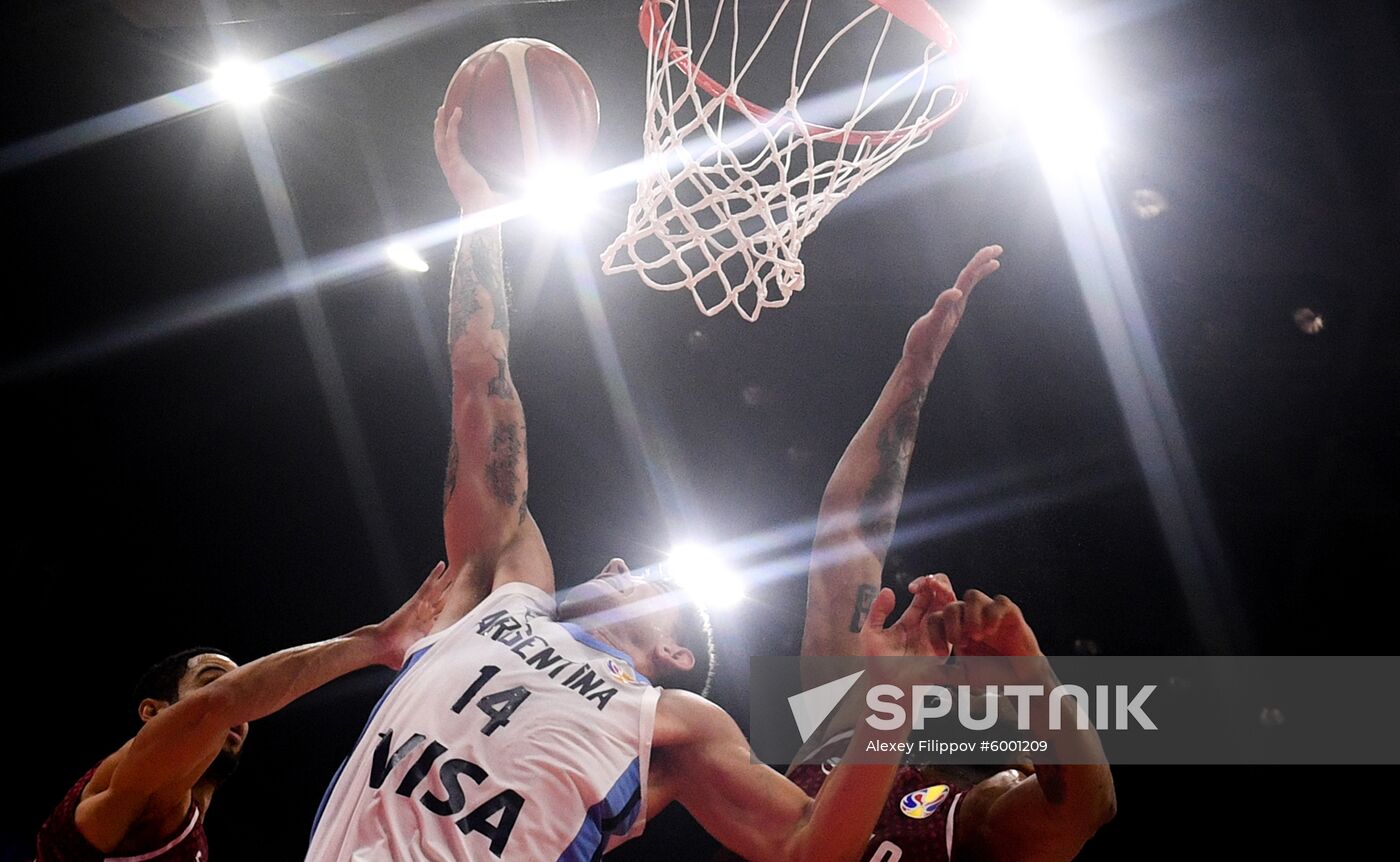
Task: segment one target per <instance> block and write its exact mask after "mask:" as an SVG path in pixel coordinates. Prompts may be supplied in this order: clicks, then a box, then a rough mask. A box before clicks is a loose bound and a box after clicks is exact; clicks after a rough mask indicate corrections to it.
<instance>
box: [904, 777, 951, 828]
mask: <svg viewBox="0 0 1400 862" xmlns="http://www.w3.org/2000/svg"><path fill="white" fill-rule="evenodd" d="M948 793H949V791H948V785H946V784H935V785H934V786H932V787H925V788H924V789H923V790H915V791H914V792H913V793H910V794H908V795H907V796H905V797H904V798H903V799H901V800H899V810H900V811H901V812H903V814H904V816H905V817H912V818H914V819H915V820H923V819H924V818H925V817H928V816H930V815H931V814H933V812H935V811H937V810H938V806H940V805H942V804H943V800H945V799H947V798H948Z"/></svg>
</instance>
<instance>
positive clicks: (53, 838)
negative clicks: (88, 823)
mask: <svg viewBox="0 0 1400 862" xmlns="http://www.w3.org/2000/svg"><path fill="white" fill-rule="evenodd" d="M96 771H97V767H93V768H92V769H90V770H88V773H87V774H86V775H84V776H83V777H82V778H81V779H79V780H78V783H77V784H75V785H73V787H72V789H71V790H69V791H68V793H67V795H66V796H64V797H63V801H62V802H60V803H58V807H57V808H55V809H54V810H53V813H52V814H50V815H49V819H48V820H45V821H44V825H43V826H40V827H39V838H38V846H37V848H36V849H37V850H38V855H37V856H36V857H35V862H209V844H208V843H207V842H206V841H205V839H204V821H203V819H202V818H201V817H200V816H199V809H198V808H196V807H194V806H190V813H189V817H187V818H186V819H185V824H184V825H183V826H182V827H180V830H179V831H178V832H176V833H175V834H174V835H172V836H171V837H170V838H169V839H168V840H166V841H163V842H160V843H159V844H157V845H156V846H154V847H152V848H150V849H149V850H148V851H146V852H142V853H127V854H126V855H123V856H109V855H107V854H106V853H103V852H102V851H101V850H98V849H97V848H96V847H93V846H92V845H91V844H89V843H88V840H87V839H86V838H84V837H83V834H82V833H81V832H79V831H78V825H77V823H76V822H75V820H74V816H75V815H76V814H77V811H78V803H79V802H80V801H82V796H83V788H84V787H87V785H88V782H89V781H91V780H92V776H93V773H95V772H96Z"/></svg>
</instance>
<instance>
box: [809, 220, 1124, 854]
mask: <svg viewBox="0 0 1400 862" xmlns="http://www.w3.org/2000/svg"><path fill="white" fill-rule="evenodd" d="M1001 251H1002V249H1001V247H1000V246H988V247H987V248H984V249H982V250H981V251H979V252H978V253H977V254H976V255H975V256H974V257H973V258H972V260H971V261H970V262H969V263H968V264H967V266H966V267H965V268H964V269H963V271H962V273H961V274H959V276H958V279H957V282H956V283H955V284H954V286H953V287H952V288H950V289H948V290H946V291H944V292H943V293H942V294H940V295H939V297H938V299H937V301H936V302H935V303H934V306H933V308H932V309H930V310H929V312H928V313H926V314H925V315H923V316H922V317H920V318H919V319H918V320H917V321H916V322H915V323H914V325H913V326H912V327H911V328H910V330H909V334H908V337H907V338H906V340H905V343H904V353H903V356H902V357H901V358H900V361H899V364H898V365H897V366H896V367H895V370H894V373H893V374H892V375H891V376H890V378H889V381H888V382H887V383H886V384H885V387H884V390H883V391H882V392H881V393H880V397H879V400H878V401H877V402H876V404H875V407H874V408H873V409H872V410H871V413H870V415H869V417H868V418H867V419H866V420H865V422H864V424H862V425H861V428H860V430H859V431H858V432H857V433H856V436H855V438H854V439H852V441H851V443H850V445H849V446H848V447H847V449H846V452H845V454H844V455H843V456H842V458H841V461H840V463H839V464H838V465H837V467H836V470H835V472H834V473H833V474H832V477H831V480H830V481H829V482H828V484H827V488H826V493H825V495H824V496H823V498H822V505H821V514H820V516H819V518H818V524H817V537H816V542H815V544H814V547H813V553H812V567H811V576H810V580H809V582H808V591H807V616H806V622H805V626H804V629H803V637H802V653H803V655H858V654H859V652H858V650H857V641H856V636H857V632H858V631H859V628H860V621H861V620H863V619H865V615H866V613H867V611H868V609H869V607H870V605H871V603H872V602H873V601H876V600H877V597H879V596H881V590H880V573H881V570H882V569H883V568H884V563H885V555H886V553H887V552H888V550H889V546H890V541H891V539H892V538H893V535H894V526H895V519H896V517H897V515H898V514H899V505H900V500H901V498H902V497H903V493H904V481H905V478H906V474H907V472H908V469H909V459H910V456H911V455H912V454H913V450H914V438H915V436H916V434H917V432H918V425H919V412H920V409H921V407H922V406H923V403H924V397H925V395H926V394H927V391H928V387H929V384H930V383H931V382H932V381H933V375H934V372H935V370H936V369H937V367H938V362H939V359H940V358H941V357H942V356H943V352H944V350H945V349H946V348H947V346H948V342H949V340H950V339H951V338H952V336H953V333H954V331H956V329H957V327H958V323H959V321H960V320H961V318H962V314H963V310H964V309H965V308H966V304H967V300H968V296H969V295H970V293H971V292H972V289H973V288H974V287H976V286H977V284H978V282H980V281H981V280H982V279H983V278H985V277H986V276H988V275H990V274H991V273H993V272H995V271H996V270H997V269H998V267H999V266H1000V264H999V262H998V260H997V258H998V256H999V255H1000V254H1001ZM911 590H913V591H915V592H916V593H918V592H925V591H927V593H929V594H931V598H932V605H931V606H932V607H933V608H934V609H936V610H938V613H936V614H934V615H932V618H933V619H935V620H937V621H938V624H941V625H943V626H944V627H945V646H944V648H943V650H942V651H943V654H944V655H946V654H948V650H949V648H950V647H951V648H955V649H956V651H957V653H958V654H959V655H1029V656H1036V655H1040V648H1039V646H1038V644H1037V643H1036V639H1035V635H1034V634H1033V633H1032V632H1031V630H1030V628H1029V626H1027V625H1026V621H1025V619H1024V617H1022V615H1021V612H1020V609H1019V608H1017V607H1016V605H1015V604H1013V603H1012V602H1011V601H1010V600H1009V599H1007V598H1006V597H1005V596H997V597H996V598H995V599H993V598H991V597H989V596H987V595H986V594H984V593H981V592H979V591H977V590H972V591H969V592H968V593H967V594H966V595H965V596H964V599H963V601H956V598H957V597H956V595H955V594H954V592H953V588H952V585H951V583H949V581H948V578H947V576H945V575H935V576H931V577H925V578H920V579H919V580H918V581H915V582H914V584H913V585H911ZM888 600H889V598H888V596H885V597H884V598H883V601H888ZM939 609H941V610H939ZM852 620H854V622H853V623H852V622H851V621H852ZM843 725H849V720H848V719H843V717H842V716H841V714H840V712H839V711H838V714H837V715H835V716H833V717H832V720H831V721H830V722H829V723H828V727H829V728H836V729H839V728H841V727H843ZM848 736H849V733H845V734H843V733H840V732H837V731H834V730H826V731H825V732H824V733H821V734H819V735H818V736H816V737H814V738H813V740H812V742H813V743H814V747H813V748H812V749H809V751H811V752H812V753H811V754H810V755H809V756H807V757H805V758H804V760H805V764H806V765H797V766H794V767H793V768H792V769H791V770H790V771H789V774H788V777H789V778H791V779H792V780H793V781H794V782H796V783H797V784H798V785H799V786H800V787H802V789H803V790H806V791H807V792H808V793H816V791H817V790H818V788H820V787H821V785H822V782H823V781H824V780H825V777H826V773H827V772H829V771H830V769H831V766H832V765H833V764H835V763H836V762H838V761H839V760H840V756H841V753H842V752H843V751H844V749H845V738H846V737H848ZM1089 744H1090V745H1091V747H1092V748H1094V749H1097V740H1096V739H1095V740H1091V741H1090V743H1089ZM1115 807H1116V799H1115V796H1114V792H1113V779H1112V776H1111V775H1110V774H1109V770H1108V767H1107V765H1104V764H1102V763H1100V764H1097V765H1055V764H1048V763H1047V764H1041V765H1039V766H1038V767H1036V768H1035V769H1034V770H1030V769H999V768H995V767H946V766H938V767H933V766H922V767H921V766H913V765H906V766H904V767H901V769H900V771H899V774H898V776H897V777H896V779H895V787H894V788H893V790H892V791H891V794H890V797H889V801H888V803H887V805H886V807H885V810H884V812H883V813H882V814H881V816H880V820H879V822H878V823H877V825H876V829H875V832H874V835H873V837H872V838H871V840H870V844H869V845H868V847H867V848H866V853H865V856H864V859H866V860H869V862H896V860H899V859H905V860H920V862H925V860H938V862H942V860H947V859H950V858H952V857H954V856H957V857H958V858H963V859H1017V860H1046V862H1060V860H1068V859H1072V858H1073V857H1074V856H1075V855H1076V854H1077V853H1078V852H1079V850H1080V848H1081V847H1083V845H1084V842H1086V841H1087V840H1088V839H1089V838H1090V837H1091V836H1093V834H1094V833H1095V832H1096V831H1097V830H1098V828H1099V827H1100V826H1102V825H1103V824H1104V823H1106V822H1107V821H1108V820H1109V819H1110V818H1112V817H1113V814H1114V811H1115Z"/></svg>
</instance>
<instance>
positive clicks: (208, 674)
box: [179, 653, 248, 755]
mask: <svg viewBox="0 0 1400 862" xmlns="http://www.w3.org/2000/svg"><path fill="white" fill-rule="evenodd" d="M186 667H187V668H188V669H187V670H186V671H185V676H184V678H183V679H181V680H180V688H179V692H180V697H181V698H184V697H185V696H186V695H189V694H192V693H194V692H196V691H198V690H199V689H201V688H203V687H204V686H206V685H208V684H209V683H211V682H213V681H214V680H216V679H218V678H219V677H221V676H223V675H224V674H226V673H228V672H229V671H231V670H234V669H235V668H237V667H238V665H237V664H235V663H234V661H233V659H231V658H229V657H228V656H223V655H219V654H218V653H205V654H204V655H197V656H195V657H194V658H192V659H190V660H189V664H188V665H187V666H186ZM247 738H248V723H247V722H244V723H243V724H240V725H238V726H237V727H231V728H229V732H228V737H227V738H226V739H225V740H224V748H223V750H224V751H225V752H226V753H228V754H231V755H236V754H238V752H239V751H241V750H242V748H243V740H245V739H247Z"/></svg>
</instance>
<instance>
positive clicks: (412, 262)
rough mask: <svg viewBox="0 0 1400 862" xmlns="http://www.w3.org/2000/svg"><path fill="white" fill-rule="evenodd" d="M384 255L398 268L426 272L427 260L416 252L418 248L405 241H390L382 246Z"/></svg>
mask: <svg viewBox="0 0 1400 862" xmlns="http://www.w3.org/2000/svg"><path fill="white" fill-rule="evenodd" d="M384 256H385V257H387V258H389V260H390V262H392V263H393V264H394V266H397V267H398V268H399V269H406V270H408V271H409V272H427V271H428V262H427V261H426V260H424V259H423V256H422V255H421V254H419V253H418V249H416V248H414V247H413V246H411V245H409V244H408V243H406V242H391V243H389V244H388V245H387V246H385V247H384Z"/></svg>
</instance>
